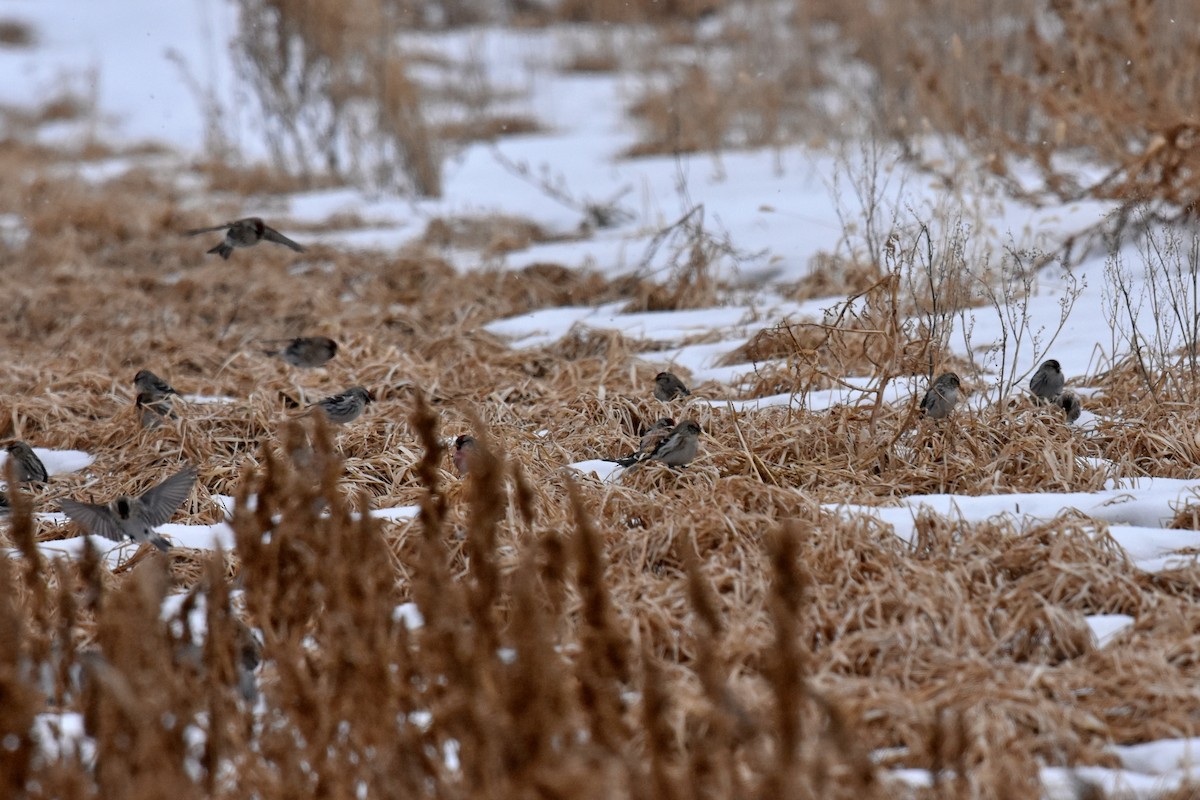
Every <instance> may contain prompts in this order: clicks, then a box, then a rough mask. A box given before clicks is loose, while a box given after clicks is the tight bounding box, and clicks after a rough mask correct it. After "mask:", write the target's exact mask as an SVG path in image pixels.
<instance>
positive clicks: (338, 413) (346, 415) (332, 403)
mask: <svg viewBox="0 0 1200 800" xmlns="http://www.w3.org/2000/svg"><path fill="white" fill-rule="evenodd" d="M374 400H375V395H373V394H371V393H370V392H368V391H367V390H366V389H364V388H363V387H361V386H352V387H350V388H349V389H347V390H346V391H344V392H342V393H341V394H335V395H333V396H332V397H326V398H325V399H324V400H322V401H320V402H318V403H313V404H312V405H311V406H309V408H312V407H313V406H320V407H321V410H322V411H324V412H325V416H327V417H329V421H330V422H336V423H338V424H339V425H345V424H346V423H347V422H353V421H354V420H356V419H358V418H359V417H360V416H361V415H362V413H363V410H364V409H365V408H366V407H367V403H370V402H372V401H374Z"/></svg>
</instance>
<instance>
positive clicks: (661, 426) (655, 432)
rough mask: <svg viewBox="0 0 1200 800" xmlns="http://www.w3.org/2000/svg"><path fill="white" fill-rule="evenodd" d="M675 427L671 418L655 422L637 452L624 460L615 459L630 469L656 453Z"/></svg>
mask: <svg viewBox="0 0 1200 800" xmlns="http://www.w3.org/2000/svg"><path fill="white" fill-rule="evenodd" d="M674 427H675V420H673V419H671V418H670V417H663V418H662V419H660V420H659V421H658V422H655V423H654V424H653V425H651V426H650V427H649V428H647V429H646V432H645V433H644V434H642V441H641V442H640V443H639V444H638V449H637V452H635V453H630V454H629V455H627V456H625V457H624V458H617V459H614V461H616V462H617V463H618V464H620V465H621V466H622V467H628V466H631V465H632V464H634V463H636V462H638V461H641V460H642V459H643V458H648V457H649V456H650V454H651V453H653V452H654V450H655V448H657V447H658V446H659V445H660V444H662V442H663V440H664V439H666V438H667V437H668V436H670V435H671V430H672V429H673V428H674Z"/></svg>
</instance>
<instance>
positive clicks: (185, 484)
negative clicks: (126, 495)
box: [142, 467, 196, 528]
mask: <svg viewBox="0 0 1200 800" xmlns="http://www.w3.org/2000/svg"><path fill="white" fill-rule="evenodd" d="M195 482H196V468H195V467H185V468H184V469H181V470H180V471H179V472H176V473H175V474H174V475H172V476H171V477H169V478H167V479H166V480H165V481H163V482H162V483H160V484H159V485H158V486H155V487H152V488H150V489H147V490H146V493H145V494H143V495H142V505H143V506H144V507H145V516H144V519H145V521H146V524H147V525H149V526H150V527H151V528H157V527H158V526H159V525H162V524H163V523H164V522H166V521H167V520H169V519H170V518H171V517H173V516H175V511H176V510H177V509H178V508H179V506H181V505H183V501H184V500H187V498H188V495H189V494H191V493H192V485H193V484H194V483H195Z"/></svg>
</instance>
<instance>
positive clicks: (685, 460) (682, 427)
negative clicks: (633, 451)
mask: <svg viewBox="0 0 1200 800" xmlns="http://www.w3.org/2000/svg"><path fill="white" fill-rule="evenodd" d="M700 434H701V430H700V425H699V424H697V423H695V422H693V421H692V420H690V419H685V420H684V421H683V422H681V423H679V424H678V425H676V426H675V427H674V428H673V429H672V430H671V432H670V433H669V434H668V435H667V438H665V439H663V440H662V441H661V442H659V444H658V447H656V448H654V450H653V451H652V452H651V453H650V455H648V456H646V457H645V458H643V459H641V460H640V461H638V462H636V463H634V464H632V465H630V467H629V470H628V471H629V472H632V471H633V470H635V469H637V468H638V467H640V466H641V465H642V464H644V463H646V462H647V461H661V462H662V463H664V464H666V465H667V466H669V467H686V466H687V465H688V464H689V463H691V461H692V459H694V458H695V457H696V451H697V450H698V449H699V448H700Z"/></svg>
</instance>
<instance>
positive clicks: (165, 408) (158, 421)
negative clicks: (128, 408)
mask: <svg viewBox="0 0 1200 800" xmlns="http://www.w3.org/2000/svg"><path fill="white" fill-rule="evenodd" d="M146 397H147V396H146V395H145V394H139V395H138V396H137V397H136V398H134V401H133V405H134V406H135V407H136V408H137V410H138V422H139V423H141V426H142V427H143V428H157V427H159V426H160V425H162V424H163V420H164V419H175V418H176V415H175V410H174V409H173V408H171V403H170V401H169V400H167V399H166V398H165V397H164V398H162V399H161V400H155V401H153V402H151V401H149V400H147V399H146Z"/></svg>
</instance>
